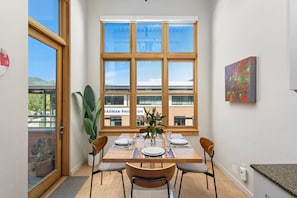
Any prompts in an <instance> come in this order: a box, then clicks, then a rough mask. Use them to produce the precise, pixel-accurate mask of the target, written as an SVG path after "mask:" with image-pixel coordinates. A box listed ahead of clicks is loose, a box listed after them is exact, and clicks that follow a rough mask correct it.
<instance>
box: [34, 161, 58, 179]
mask: <svg viewBox="0 0 297 198" xmlns="http://www.w3.org/2000/svg"><path fill="white" fill-rule="evenodd" d="M32 167H33V169H34V171H35V174H36V176H37V177H44V176H46V175H48V174H49V173H50V172H51V171H53V170H54V164H53V157H51V158H49V159H47V160H43V161H37V162H34V161H32Z"/></svg>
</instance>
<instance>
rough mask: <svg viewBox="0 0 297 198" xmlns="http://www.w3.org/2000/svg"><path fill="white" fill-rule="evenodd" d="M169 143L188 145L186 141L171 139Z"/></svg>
mask: <svg viewBox="0 0 297 198" xmlns="http://www.w3.org/2000/svg"><path fill="white" fill-rule="evenodd" d="M170 142H171V144H175V145H185V144H188V141H187V140H186V139H171V140H170Z"/></svg>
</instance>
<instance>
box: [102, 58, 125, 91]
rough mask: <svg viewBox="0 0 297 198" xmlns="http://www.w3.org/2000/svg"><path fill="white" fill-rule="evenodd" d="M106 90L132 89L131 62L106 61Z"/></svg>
mask: <svg viewBox="0 0 297 198" xmlns="http://www.w3.org/2000/svg"><path fill="white" fill-rule="evenodd" d="M105 90H106V91H108V90H117V91H129V90H130V62H128V61H126V62H124V61H106V62H105Z"/></svg>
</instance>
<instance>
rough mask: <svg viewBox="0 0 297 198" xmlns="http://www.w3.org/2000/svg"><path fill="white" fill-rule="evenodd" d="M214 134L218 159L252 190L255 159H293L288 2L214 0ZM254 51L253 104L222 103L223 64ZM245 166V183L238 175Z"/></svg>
mask: <svg viewBox="0 0 297 198" xmlns="http://www.w3.org/2000/svg"><path fill="white" fill-rule="evenodd" d="M212 2H213V27H212V28H213V31H212V63H213V64H212V65H213V70H212V88H211V89H212V104H211V106H212V133H213V137H214V140H215V142H216V143H217V144H216V157H215V158H216V162H217V163H218V164H219V165H220V166H221V168H222V169H224V170H225V171H226V173H227V174H230V176H231V177H233V179H235V180H236V182H237V183H238V184H239V185H241V186H242V188H243V189H245V190H246V191H247V192H249V194H250V195H252V192H253V171H252V169H251V168H249V164H253V163H296V162H297V152H296V150H297V146H296V145H297V144H296V143H297V133H296V117H297V94H296V93H295V92H293V91H290V90H289V65H288V62H289V61H288V2H287V1H277V0H274V1H270V0H262V1H258V0H240V1H230V0H213V1H212ZM248 56H257V103H255V104H231V103H229V102H225V101H224V100H225V98H224V97H225V96H224V90H225V87H224V86H225V83H224V80H225V79H224V75H225V74H224V68H225V66H226V65H228V64H230V63H233V62H236V61H238V60H240V59H243V58H246V57H248ZM241 165H246V166H247V168H248V182H246V183H244V182H242V181H240V180H239V175H238V168H239V166H241Z"/></svg>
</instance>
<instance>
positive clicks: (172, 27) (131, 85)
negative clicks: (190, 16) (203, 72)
mask: <svg viewBox="0 0 297 198" xmlns="http://www.w3.org/2000/svg"><path fill="white" fill-rule="evenodd" d="M101 29H102V34H101V42H102V49H101V79H102V81H101V85H102V86H101V98H102V103H101V104H102V107H103V110H104V111H103V115H102V117H101V123H102V124H101V132H102V133H104V132H117V131H120V132H122V131H123V130H127V131H137V130H139V128H141V127H143V116H144V108H147V109H149V108H152V107H156V108H157V111H158V112H159V113H162V114H165V115H166V117H165V119H164V120H163V122H164V124H165V125H166V126H167V129H168V130H172V131H179V132H184V133H187V132H190V133H191V134H193V132H197V131H198V113H197V112H198V106H197V104H198V102H197V101H198V100H197V82H198V81H197V71H198V70H197V67H198V65H197V42H198V41H197V29H198V23H197V22H196V21H195V22H178V23H176V22H156V21H154V22H150V21H148V22H143V21H142V22H133V23H129V22H118V23H117V22H114V21H112V22H108V21H104V22H102V23H101ZM119 127H120V129H121V130H119Z"/></svg>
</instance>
